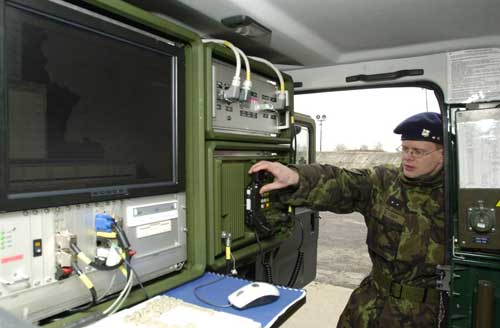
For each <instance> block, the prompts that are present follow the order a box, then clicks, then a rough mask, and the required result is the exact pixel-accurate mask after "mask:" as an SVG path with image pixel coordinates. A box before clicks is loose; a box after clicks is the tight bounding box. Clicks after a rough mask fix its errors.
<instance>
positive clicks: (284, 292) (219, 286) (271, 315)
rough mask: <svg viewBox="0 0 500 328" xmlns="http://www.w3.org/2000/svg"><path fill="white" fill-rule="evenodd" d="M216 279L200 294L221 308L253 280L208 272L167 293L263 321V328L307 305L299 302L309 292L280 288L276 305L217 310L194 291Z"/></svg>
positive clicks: (201, 304) (200, 290)
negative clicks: (301, 305)
mask: <svg viewBox="0 0 500 328" xmlns="http://www.w3.org/2000/svg"><path fill="white" fill-rule="evenodd" d="M215 280H218V281H216V282H215V283H213V284H210V285H206V286H204V287H201V288H198V291H197V293H198V295H199V296H201V298H203V299H205V300H207V301H209V302H210V303H212V304H217V305H226V304H228V300H227V297H228V296H229V294H231V293H232V292H234V291H235V290H237V289H238V288H240V287H242V286H244V285H246V284H248V283H250V281H248V280H244V279H240V278H235V277H231V276H223V275H220V274H216V273H211V272H206V273H204V274H203V276H201V277H200V278H198V279H195V280H193V281H190V282H188V283H186V284H184V285H181V286H179V287H176V288H174V289H171V290H169V291H167V292H166V293H165V295H167V296H170V297H175V298H178V299H181V300H183V301H185V302H188V303H192V304H196V305H198V306H201V307H205V308H209V309H213V310H216V311H221V312H226V313H231V314H234V315H239V316H242V317H246V318H249V319H252V320H254V321H257V322H260V323H261V325H262V327H263V328H267V327H271V326H272V325H273V324H274V323H275V322H276V321H277V320H278V319H280V318H282V317H283V316H286V315H287V312H288V311H291V310H292V309H294V308H295V307H296V306H298V305H299V304H301V303H303V302H300V303H299V301H304V300H305V296H306V292H305V291H304V290H302V289H294V288H288V287H281V286H276V287H278V289H279V291H280V297H279V298H278V299H277V300H276V301H274V302H272V303H269V304H266V305H261V306H256V307H252V308H249V309H244V310H239V309H237V308H234V307H217V306H212V305H209V304H206V303H204V302H202V301H200V300H199V299H198V298H197V297H196V296H195V292H194V289H195V288H196V287H198V286H201V285H205V284H207V283H210V282H213V281H215ZM294 305H296V306H294Z"/></svg>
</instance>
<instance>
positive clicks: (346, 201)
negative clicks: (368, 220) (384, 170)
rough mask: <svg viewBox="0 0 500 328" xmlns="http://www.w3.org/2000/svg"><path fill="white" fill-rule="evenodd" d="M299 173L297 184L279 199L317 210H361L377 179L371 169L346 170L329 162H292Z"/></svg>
mask: <svg viewBox="0 0 500 328" xmlns="http://www.w3.org/2000/svg"><path fill="white" fill-rule="evenodd" d="M292 168H293V169H295V170H297V172H298V173H299V176H300V179H299V185H298V187H297V188H296V189H295V191H294V192H289V193H288V194H286V195H284V196H282V198H281V200H282V201H284V202H286V203H287V204H290V205H293V206H307V207H311V208H313V209H315V210H320V211H325V210H328V211H332V212H336V213H350V212H354V211H357V212H360V213H362V214H365V213H366V212H367V211H368V209H369V208H370V205H371V200H372V190H373V187H374V184H376V183H378V182H377V181H378V179H377V174H376V171H375V170H374V169H363V170H348V169H343V168H339V167H336V166H332V165H320V164H312V165H298V166H292Z"/></svg>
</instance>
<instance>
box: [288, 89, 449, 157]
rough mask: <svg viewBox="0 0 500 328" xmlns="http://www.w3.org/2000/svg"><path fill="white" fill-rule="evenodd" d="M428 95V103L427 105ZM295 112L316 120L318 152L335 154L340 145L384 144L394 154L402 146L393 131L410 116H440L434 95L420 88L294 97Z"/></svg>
mask: <svg viewBox="0 0 500 328" xmlns="http://www.w3.org/2000/svg"><path fill="white" fill-rule="evenodd" d="M426 94H427V102H426ZM294 102H295V111H296V112H299V113H302V114H306V115H309V116H311V117H312V118H316V116H317V115H326V120H325V121H323V123H322V128H321V129H320V123H319V122H318V121H317V120H316V150H317V151H319V150H320V130H322V138H321V144H322V145H321V146H322V150H323V151H332V150H334V149H335V147H336V146H337V145H338V144H343V145H345V146H346V147H347V149H359V148H360V147H361V146H362V145H365V146H368V149H375V148H376V145H377V143H379V142H380V143H381V144H382V148H383V150H385V151H391V152H392V151H395V149H396V148H397V147H398V146H399V145H400V144H401V140H400V136H399V135H396V134H394V133H393V132H392V131H393V130H394V128H395V127H396V126H397V125H398V124H399V123H400V122H402V121H403V120H404V119H406V118H407V117H409V116H412V115H414V114H417V113H420V112H425V111H430V112H439V105H438V102H437V99H436V97H435V96H434V92H433V91H430V90H426V89H422V88H419V87H404V88H377V89H364V90H347V91H330V92H323V93H312V94H302V95H295V98H294Z"/></svg>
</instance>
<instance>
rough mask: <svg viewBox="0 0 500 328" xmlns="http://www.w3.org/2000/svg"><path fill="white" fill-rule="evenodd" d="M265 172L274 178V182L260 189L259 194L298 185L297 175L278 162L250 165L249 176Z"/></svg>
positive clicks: (262, 162) (261, 162)
mask: <svg viewBox="0 0 500 328" xmlns="http://www.w3.org/2000/svg"><path fill="white" fill-rule="evenodd" d="M261 170H265V171H267V172H269V173H271V174H272V175H273V176H274V181H273V182H272V183H268V184H266V185H264V186H262V188H260V191H259V192H260V193H261V194H263V193H265V192H268V191H271V190H276V189H282V188H286V187H288V186H293V185H296V184H298V183H299V174H298V173H297V172H296V171H294V170H292V169H291V168H289V167H286V166H285V165H283V164H281V163H278V162H268V161H260V162H258V163H255V164H254V165H252V167H251V168H250V170H249V171H248V173H249V174H252V173H255V172H259V171H261Z"/></svg>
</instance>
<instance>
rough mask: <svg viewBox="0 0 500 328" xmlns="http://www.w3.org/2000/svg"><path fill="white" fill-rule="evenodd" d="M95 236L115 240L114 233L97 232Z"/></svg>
mask: <svg viewBox="0 0 500 328" xmlns="http://www.w3.org/2000/svg"><path fill="white" fill-rule="evenodd" d="M96 236H97V237H102V238H106V239H116V232H104V231H99V232H97V233H96Z"/></svg>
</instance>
